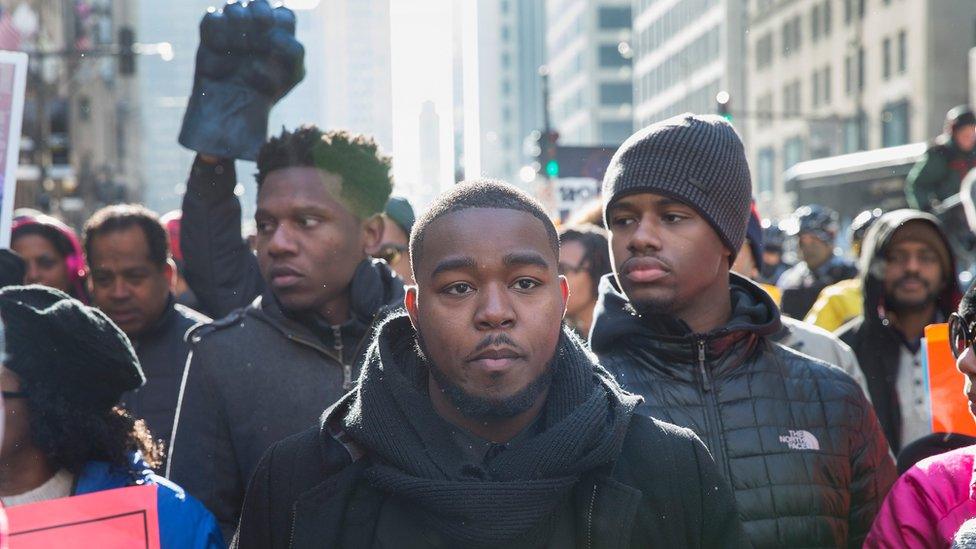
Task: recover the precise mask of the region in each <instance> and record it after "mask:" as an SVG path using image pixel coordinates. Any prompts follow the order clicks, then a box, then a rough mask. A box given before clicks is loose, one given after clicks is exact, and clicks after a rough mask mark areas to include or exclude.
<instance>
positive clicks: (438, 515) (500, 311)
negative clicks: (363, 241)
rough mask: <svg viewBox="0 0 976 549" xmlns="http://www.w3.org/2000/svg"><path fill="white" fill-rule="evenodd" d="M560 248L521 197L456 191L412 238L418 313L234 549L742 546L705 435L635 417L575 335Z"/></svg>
mask: <svg viewBox="0 0 976 549" xmlns="http://www.w3.org/2000/svg"><path fill="white" fill-rule="evenodd" d="M558 247H559V243H558V237H557V236H556V231H555V227H554V226H553V224H552V222H551V221H550V220H549V219H548V217H546V215H545V213H544V212H543V210H542V209H541V207H540V206H539V205H538V203H537V202H535V201H534V200H533V199H531V198H529V197H528V196H527V195H525V194H524V193H522V192H521V191H518V190H516V189H515V188H514V187H510V186H508V185H505V184H502V183H496V182H475V183H464V184H461V185H459V186H458V187H456V188H455V189H454V190H453V191H451V192H449V193H448V194H446V195H444V196H442V197H441V198H440V199H439V200H438V201H437V202H436V203H435V204H434V205H433V206H432V207H431V209H430V211H429V212H428V213H427V214H425V215H424V216H423V217H422V218H421V219H420V220H419V221H418V222H417V224H416V225H415V227H414V230H413V234H412V237H411V240H410V249H411V256H412V263H413V270H414V274H415V275H416V281H417V286H416V287H411V288H409V289H408V293H407V297H406V300H405V303H406V309H407V313H406V314H402V313H401V314H399V315H394V316H393V317H391V318H389V319H387V320H386V321H385V322H384V323H383V324H382V325H381V327H380V328H379V329H378V330H377V333H376V336H375V337H374V338H373V340H372V343H371V345H370V348H369V351H368V353H367V357H366V363H365V365H364V367H363V374H362V377H361V378H360V380H359V383H358V385H357V387H356V390H355V391H354V392H352V393H350V394H349V395H347V396H346V397H344V398H343V399H342V400H341V401H340V402H339V403H337V404H336V405H335V406H334V407H333V408H332V409H330V410H329V411H328V412H326V414H325V415H324V416H323V419H322V421H321V424H320V426H319V427H318V428H317V429H311V430H308V431H306V432H304V433H302V434H300V435H297V436H295V437H291V438H289V439H287V440H285V441H283V442H280V443H278V444H276V445H275V446H273V447H272V448H271V450H269V451H268V453H267V454H265V456H264V458H263V459H262V461H261V465H260V466H259V467H258V470H257V472H256V473H255V475H254V478H253V479H252V481H251V485H250V487H249V489H248V494H247V500H246V503H245V508H244V513H243V516H242V518H241V524H240V528H239V531H238V537H237V541H236V545H237V547H240V548H249V547H255V548H258V547H260V548H262V549H270V548H278V547H281V548H284V547H290V548H299V547H415V548H420V547H501V546H505V547H613V548H625V547H646V546H649V545H654V546H657V547H718V546H722V547H735V546H739V545H740V544H741V540H742V538H741V531H740V527H739V523H738V520H737V519H736V516H735V509H734V505H733V503H732V499H731V496H730V494H729V492H728V489H727V487H725V485H724V484H723V483H722V482H721V480H720V478H719V475H718V471H717V470H716V468H715V464H714V462H713V461H712V459H711V457H710V456H709V455H708V453H707V451H706V450H705V448H704V446H703V445H702V444H701V441H699V440H698V439H697V438H696V437H695V436H694V435H692V434H691V433H690V432H689V431H687V430H685V429H680V428H676V427H674V426H672V425H667V424H664V423H659V422H657V421H654V420H649V419H646V418H641V417H639V416H634V415H633V411H634V408H635V406H637V405H638V403H639V402H640V399H639V397H636V396H634V395H630V394H627V393H625V392H623V391H622V390H621V389H620V387H619V386H618V385H617V384H616V382H614V381H613V379H612V378H611V377H610V376H609V375H608V374H607V373H606V371H605V370H603V369H602V368H601V367H599V366H598V365H597V364H595V363H594V362H593V361H592V359H591V358H590V355H589V354H588V353H587V352H586V351H585V349H584V348H583V346H582V344H581V342H580V341H579V339H578V338H576V337H575V336H574V335H572V333H571V332H570V331H569V330H567V329H566V328H565V327H564V326H563V324H562V319H563V316H564V314H565V310H566V298H567V295H568V286H567V283H566V279H565V278H563V277H561V276H559V274H558V270H557V263H558V258H559V250H558Z"/></svg>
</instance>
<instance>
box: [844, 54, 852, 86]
mask: <svg viewBox="0 0 976 549" xmlns="http://www.w3.org/2000/svg"><path fill="white" fill-rule="evenodd" d="M853 92H854V60H853V58H852V57H851V56H850V55H847V56H844V93H846V94H847V95H850V94H851V93H853Z"/></svg>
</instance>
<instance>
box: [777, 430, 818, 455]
mask: <svg viewBox="0 0 976 549" xmlns="http://www.w3.org/2000/svg"><path fill="white" fill-rule="evenodd" d="M789 433H790V434H789V435H783V436H781V437H779V441H780V442H782V443H784V444H786V445H787V446H788V447H789V448H790V450H819V449H820V441H819V440H817V437H815V436H813V433H811V432H810V431H789Z"/></svg>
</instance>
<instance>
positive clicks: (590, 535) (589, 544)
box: [586, 484, 597, 549]
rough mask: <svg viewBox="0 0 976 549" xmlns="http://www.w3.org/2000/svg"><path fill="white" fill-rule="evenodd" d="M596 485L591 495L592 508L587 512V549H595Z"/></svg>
mask: <svg viewBox="0 0 976 549" xmlns="http://www.w3.org/2000/svg"><path fill="white" fill-rule="evenodd" d="M596 486H597V485H596V484H593V493H591V494H590V507H589V509H588V510H587V511H586V549H590V547H593V506H594V505H595V504H596Z"/></svg>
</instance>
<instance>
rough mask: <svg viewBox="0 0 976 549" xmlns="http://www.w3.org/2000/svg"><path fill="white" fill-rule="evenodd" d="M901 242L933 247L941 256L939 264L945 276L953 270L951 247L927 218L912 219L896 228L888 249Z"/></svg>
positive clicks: (936, 253)
mask: <svg viewBox="0 0 976 549" xmlns="http://www.w3.org/2000/svg"><path fill="white" fill-rule="evenodd" d="M901 242H919V243H921V244H924V245H925V246H927V247H928V248H929V249H931V250H932V251H933V252H934V253H935V255H937V256H938V257H939V266H940V267H941V268H942V273H943V276H945V274H946V273H951V272H953V270H952V256H950V255H949V248H948V247H947V246H946V241H945V237H944V236H942V233H941V232H940V231H939V229H938V228H936V226H935V225H933V224H932V223H930V222H929V221H927V220H925V219H912V220H909V221H907V222H906V223H904V224H903V225H902V226H900V227H898V228H897V229H895V232H894V233H892V235H891V239H890V240H889V242H888V244H887V249H891V248H892V247H894V246H895V245H896V244H899V243H901Z"/></svg>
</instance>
